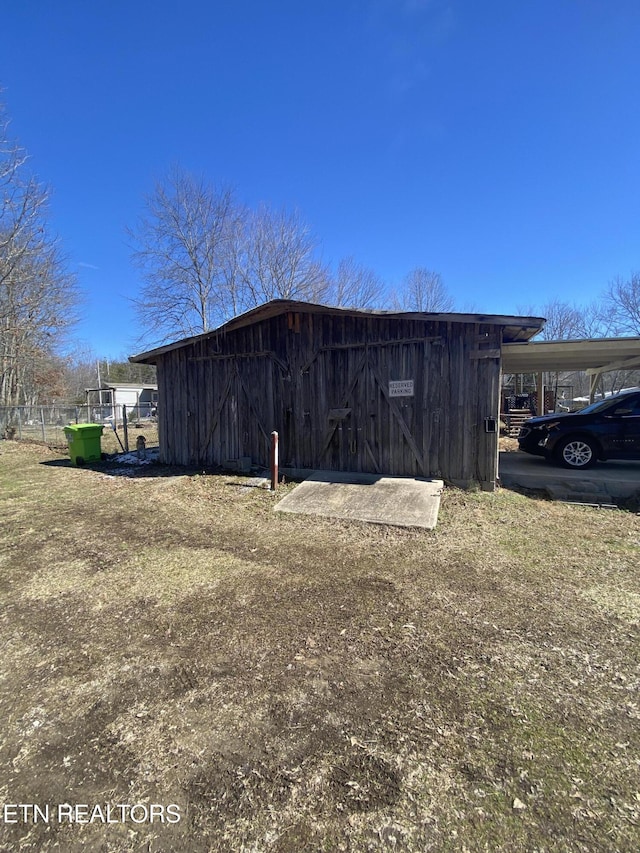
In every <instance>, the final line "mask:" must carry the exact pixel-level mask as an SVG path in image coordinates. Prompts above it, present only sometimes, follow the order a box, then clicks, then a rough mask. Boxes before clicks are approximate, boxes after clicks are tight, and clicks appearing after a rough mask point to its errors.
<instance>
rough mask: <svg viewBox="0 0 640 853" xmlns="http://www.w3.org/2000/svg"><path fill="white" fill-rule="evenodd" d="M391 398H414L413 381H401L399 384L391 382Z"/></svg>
mask: <svg viewBox="0 0 640 853" xmlns="http://www.w3.org/2000/svg"><path fill="white" fill-rule="evenodd" d="M389 396H390V397H413V379H400V380H399V381H397V382H396V381H394V380H390V382H389Z"/></svg>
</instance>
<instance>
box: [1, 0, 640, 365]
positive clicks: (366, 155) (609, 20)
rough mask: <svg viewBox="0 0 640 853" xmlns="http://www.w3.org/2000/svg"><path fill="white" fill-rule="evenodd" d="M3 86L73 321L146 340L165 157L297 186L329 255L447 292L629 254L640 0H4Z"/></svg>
mask: <svg viewBox="0 0 640 853" xmlns="http://www.w3.org/2000/svg"><path fill="white" fill-rule="evenodd" d="M2 19H3V39H2V45H3V49H2V57H1V59H0V84H1V85H2V86H3V87H4V90H5V91H4V100H5V102H6V105H7V109H8V112H9V115H10V116H11V118H12V132H13V134H14V135H15V136H16V137H17V138H18V139H19V141H20V142H21V144H22V145H23V146H24V147H25V148H26V149H27V150H28V151H29V153H30V155H31V158H32V167H33V169H34V170H35V171H36V173H37V174H38V175H39V177H40V178H41V180H42V181H44V182H45V183H47V184H49V185H50V186H51V188H52V190H53V198H52V214H51V222H52V226H53V228H54V230H55V231H56V232H57V233H58V234H59V235H60V237H61V239H62V242H63V246H64V248H65V250H66V252H67V254H68V256H69V259H70V265H71V267H72V268H74V269H75V270H76V271H77V273H78V276H79V281H80V285H81V288H82V290H83V293H84V294H85V307H84V315H85V318H84V320H83V322H82V324H81V326H80V327H79V329H78V336H79V337H80V338H81V339H83V340H84V341H86V342H87V343H88V344H89V345H90V346H91V347H92V348H93V350H94V351H95V352H96V353H97V354H99V355H104V356H110V357H115V356H118V355H119V354H122V353H131V352H133V351H135V350H136V345H135V343H134V341H135V338H136V336H137V334H138V332H139V329H138V328H137V326H136V320H135V318H134V315H133V313H132V312H131V309H130V307H129V303H128V301H127V297H131V296H135V294H136V289H137V287H138V285H139V279H138V273H137V272H136V270H135V269H134V268H133V267H132V265H131V263H130V258H129V255H130V252H129V248H128V246H127V238H126V235H125V226H126V225H128V224H129V225H132V224H134V222H135V220H136V218H137V217H138V215H139V214H140V212H141V209H142V199H143V196H144V194H145V193H146V192H149V191H150V190H151V189H152V187H153V184H154V181H155V179H156V178H157V177H158V176H161V175H162V174H164V173H165V172H166V171H167V170H168V168H169V167H170V166H171V165H172V164H174V163H179V164H181V165H182V166H183V167H184V168H186V169H188V170H190V171H193V172H195V173H197V174H204V175H205V176H206V177H207V178H209V179H211V180H212V181H218V182H226V183H229V184H231V185H233V186H234V187H235V188H236V190H237V194H238V196H239V198H240V199H242V200H244V201H246V202H247V203H248V204H256V203H258V202H260V201H266V202H269V203H271V204H273V205H275V206H281V205H287V206H289V207H297V208H298V209H299V210H300V211H301V212H302V214H303V216H304V217H305V219H306V220H307V221H308V222H309V224H310V225H311V227H312V228H313V230H314V232H315V233H316V234H317V236H318V237H319V238H320V241H321V245H322V256H323V259H324V260H326V261H328V262H334V263H335V262H337V261H338V260H339V259H340V258H341V257H343V256H345V255H353V256H354V257H355V258H356V260H358V261H359V262H361V263H363V264H365V265H367V266H369V267H372V268H374V269H375V270H376V271H377V272H378V273H379V274H380V275H381V276H382V277H384V278H385V279H386V280H387V281H388V282H389V283H390V285H391V286H393V285H394V284H397V283H398V282H399V280H400V279H401V278H402V276H403V275H404V274H405V273H406V272H408V271H409V270H410V269H411V268H413V267H416V266H426V267H429V268H430V269H433V270H435V271H438V272H439V273H440V274H441V275H442V277H443V279H444V282H445V284H446V286H447V287H448V289H449V290H450V291H451V293H452V294H453V296H454V297H455V298H456V301H457V303H458V305H459V306H460V307H461V308H469V307H471V306H473V307H474V308H475V309H477V310H480V311H486V312H494V313H516V312H517V310H518V306H523V305H542V304H543V303H544V302H546V301H548V300H550V299H553V298H561V299H566V300H567V301H577V302H586V301H589V300H591V299H593V298H596V297H597V296H598V295H599V294H600V293H601V292H602V290H603V289H604V288H605V287H606V285H607V283H608V282H609V281H610V280H611V279H612V278H613V277H614V276H617V275H621V276H623V277H627V276H628V275H629V274H630V273H631V272H632V271H633V270H637V269H638V267H639V266H640V251H639V249H640V149H639V147H638V140H639V139H640V97H638V92H639V91H640V50H638V44H640V3H638V2H637V0H614V1H613V2H607V0H536V2H535V3H534V2H517V0H516V2H514V0H482V2H478V0H370V2H367V0H359V2H358V0H316V2H313V0H311V2H307V3H301V2H299V0H297V2H290V0H284V2H280V1H279V0H272V2H270V3H267V2H257V0H234V2H225V3H222V2H214V0H208V2H201V0H182V2H180V3H177V2H166V0H155V2H149V0H127V2H122V0H111V2H110V3H108V4H107V3H102V4H98V3H87V2H86V0H84V2H80V0H58V2H56V3H46V2H43V0H13V2H9V3H7V4H5V5H4V9H3V14H2Z"/></svg>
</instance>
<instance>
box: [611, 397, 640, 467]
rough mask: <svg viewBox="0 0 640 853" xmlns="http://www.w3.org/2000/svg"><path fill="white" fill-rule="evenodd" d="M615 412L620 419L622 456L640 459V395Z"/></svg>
mask: <svg viewBox="0 0 640 853" xmlns="http://www.w3.org/2000/svg"><path fill="white" fill-rule="evenodd" d="M614 411H615V416H616V418H619V419H620V455H621V456H623V457H624V458H625V459H640V394H637V395H635V396H633V397H629V398H627V399H626V400H625V401H624V403H621V405H620V406H617V407H616V409H615V410H614Z"/></svg>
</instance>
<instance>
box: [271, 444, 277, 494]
mask: <svg viewBox="0 0 640 853" xmlns="http://www.w3.org/2000/svg"><path fill="white" fill-rule="evenodd" d="M277 488H278V433H277V432H276V431H275V430H274V431H273V432H272V433H271V491H272V492H275V490H276V489H277Z"/></svg>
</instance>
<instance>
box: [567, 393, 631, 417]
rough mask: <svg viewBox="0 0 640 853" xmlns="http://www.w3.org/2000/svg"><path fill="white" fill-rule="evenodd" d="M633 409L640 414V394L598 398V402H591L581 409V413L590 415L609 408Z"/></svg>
mask: <svg viewBox="0 0 640 853" xmlns="http://www.w3.org/2000/svg"><path fill="white" fill-rule="evenodd" d="M617 408H620V409H633V410H634V412H636V411H637V412H638V413H639V414H640V395H634V396H633V397H613V398H612V397H608V398H607V399H606V400H598V402H597V403H591V405H590V406H586V407H585V408H584V409H580V412H579V414H581V415H590V414H592V413H593V412H605V411H606V410H607V409H612V410H613V409H617Z"/></svg>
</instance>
